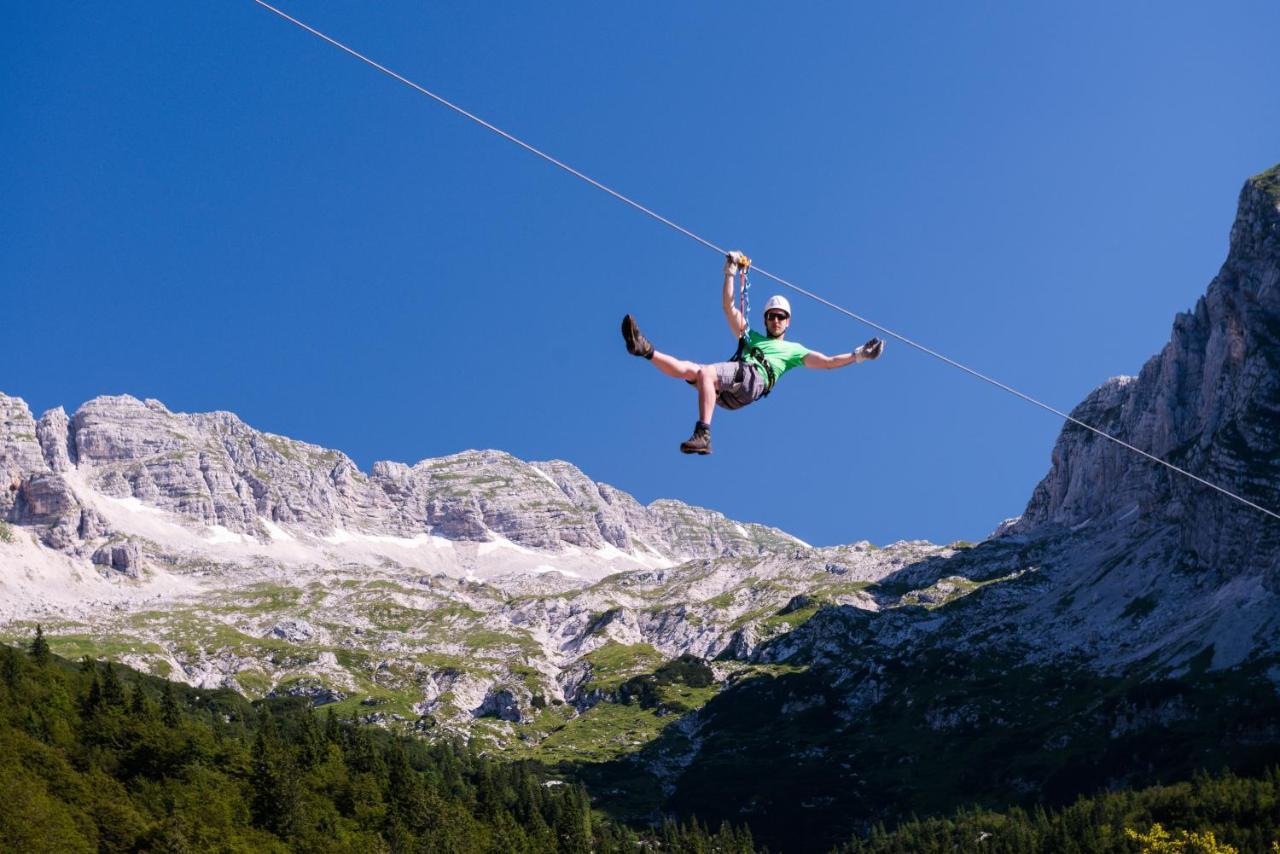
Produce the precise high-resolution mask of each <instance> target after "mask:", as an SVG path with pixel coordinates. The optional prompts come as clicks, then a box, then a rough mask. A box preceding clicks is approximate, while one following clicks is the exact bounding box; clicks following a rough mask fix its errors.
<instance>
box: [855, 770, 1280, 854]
mask: <svg viewBox="0 0 1280 854" xmlns="http://www.w3.org/2000/svg"><path fill="white" fill-rule="evenodd" d="M1278 803H1280V773H1278V772H1277V770H1275V769H1272V770H1270V771H1267V772H1265V773H1264V774H1263V775H1262V776H1261V777H1260V778H1255V779H1250V778H1245V777H1236V776H1233V775H1231V774H1226V775H1223V776H1219V777H1210V776H1206V775H1197V776H1196V777H1195V778H1194V779H1193V780H1191V781H1190V782H1185V783H1178V784H1175V785H1169V786H1153V787H1151V788H1147V789H1141V790H1138V791H1128V792H1124V791H1121V792H1106V793H1103V794H1099V795H1095V796H1093V797H1088V798H1080V799H1079V800H1077V801H1076V802H1075V803H1074V804H1072V805H1071V806H1069V807H1066V808H1064V809H1061V810H1054V811H1046V810H1043V809H1036V810H1033V811H1027V810H1022V809H1012V810H1009V811H1007V812H990V811H987V810H981V809H966V810H961V811H959V812H957V813H955V814H954V815H952V816H951V817H948V818H931V819H925V820H914V821H910V822H907V823H905V824H902V825H899V826H898V827H897V828H896V829H894V830H893V831H887V830H885V828H884V827H883V825H881V826H878V827H876V828H874V829H873V830H872V831H871V833H870V834H868V835H867V836H866V838H863V839H855V840H853V841H851V842H849V843H847V844H845V845H843V846H841V847H840V848H839V849H837V851H838V854H889V852H902V851H911V852H919V854H943V853H944V852H946V854H951V852H955V851H983V852H997V854H1003V852H1018V854H1039V853H1040V852H1043V853H1044V854H1051V853H1052V852H1060V851H1073V852H1079V854H1093V852H1099V854H1101V852H1126V853H1127V852H1137V851H1141V852H1142V853H1143V854H1184V852H1185V854H1235V852H1238V851H1250V852H1254V851H1256V852H1269V851H1276V850H1278V849H1280V812H1277V810H1276V804H1278ZM1170 829H1172V831H1171V830H1170Z"/></svg>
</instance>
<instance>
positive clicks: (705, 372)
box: [651, 350, 716, 424]
mask: <svg viewBox="0 0 1280 854" xmlns="http://www.w3.org/2000/svg"><path fill="white" fill-rule="evenodd" d="M651 361H652V362H653V366H654V367H655V368H657V369H658V370H660V371H662V372H663V373H664V374H666V375H667V376H669V377H675V378H676V379H678V380H686V381H687V382H691V383H695V384H696V385H697V386H698V420H699V421H701V422H702V423H703V424H710V423H711V414H712V413H713V412H715V409H716V372H715V369H714V368H712V367H711V366H710V365H699V364H698V363H696V362H686V361H685V360H684V359H677V358H676V357H675V356H671V355H668V354H666V353H660V352H658V351H657V350H654V351H653V359H652V360H651Z"/></svg>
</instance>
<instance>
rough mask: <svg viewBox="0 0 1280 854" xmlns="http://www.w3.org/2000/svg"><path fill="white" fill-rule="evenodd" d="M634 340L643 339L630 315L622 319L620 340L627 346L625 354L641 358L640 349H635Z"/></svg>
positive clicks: (642, 353) (641, 352) (641, 351)
mask: <svg viewBox="0 0 1280 854" xmlns="http://www.w3.org/2000/svg"><path fill="white" fill-rule="evenodd" d="M636 338H641V339H643V338H644V336H643V335H641V334H640V330H639V329H637V328H636V321H635V318H633V317H632V316H631V315H629V314H628V315H627V316H626V317H624V318H622V340H623V342H624V343H625V344H626V345H627V352H628V353H630V354H631V355H633V356H643V355H644V351H643V350H642V349H640V350H638V349H636V343H637V342H636V340H635V339H636Z"/></svg>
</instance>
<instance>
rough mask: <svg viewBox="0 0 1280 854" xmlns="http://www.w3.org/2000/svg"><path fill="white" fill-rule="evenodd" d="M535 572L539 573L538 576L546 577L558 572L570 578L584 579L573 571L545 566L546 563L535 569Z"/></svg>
mask: <svg viewBox="0 0 1280 854" xmlns="http://www.w3.org/2000/svg"><path fill="white" fill-rule="evenodd" d="M533 571H534V572H536V573H538V575H544V574H546V573H548V572H558V573H560V574H561V575H567V576H569V577H570V578H581V577H582V576H581V575H579V574H578V573H576V572H574V571H573V570H572V569H560V568H559V567H555V566H551V565H550V564H545V563H540V564H538V565H537V566H535V567H534V568H533Z"/></svg>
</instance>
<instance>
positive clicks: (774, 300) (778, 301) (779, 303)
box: [764, 296, 791, 317]
mask: <svg viewBox="0 0 1280 854" xmlns="http://www.w3.org/2000/svg"><path fill="white" fill-rule="evenodd" d="M775 308H776V309H778V310H779V311H785V312H786V313H787V317H790V316H791V303H789V302H787V298H786V297H783V296H771V297H769V301H768V302H767V303H765V304H764V313H765V314H768V313H769V312H770V311H771V310H772V309H775Z"/></svg>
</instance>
